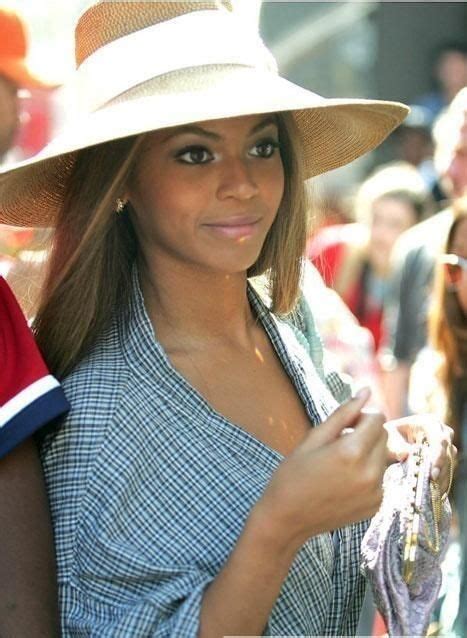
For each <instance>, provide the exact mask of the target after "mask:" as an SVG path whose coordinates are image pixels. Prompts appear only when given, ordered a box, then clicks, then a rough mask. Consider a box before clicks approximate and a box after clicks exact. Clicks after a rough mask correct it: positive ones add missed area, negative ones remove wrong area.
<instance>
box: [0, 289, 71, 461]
mask: <svg viewBox="0 0 467 638" xmlns="http://www.w3.org/2000/svg"><path fill="white" fill-rule="evenodd" d="M0 364H1V372H0V458H2V457H3V456H5V455H6V454H7V453H8V452H10V451H11V450H12V449H13V448H15V447H16V446H17V445H19V444H20V443H22V442H23V441H24V440H25V439H27V438H28V437H29V436H31V434H33V433H34V432H35V431H36V430H38V429H39V428H41V427H42V426H43V425H45V424H46V423H48V422H49V421H51V420H52V419H54V418H56V417H58V416H60V415H62V414H64V413H65V412H66V411H67V410H68V409H69V405H68V402H67V400H66V398H65V395H64V393H63V390H62V388H61V386H60V384H59V383H58V381H57V380H56V379H55V378H54V377H53V376H52V375H50V374H49V372H48V370H47V368H46V366H45V363H44V361H43V359H42V357H41V355H40V352H39V349H38V348H37V345H36V343H35V341H34V338H33V335H32V333H31V330H30V329H29V327H28V325H27V323H26V319H25V318H24V315H23V313H22V312H21V309H20V307H19V305H18V303H17V301H16V299H15V298H14V296H13V293H12V292H11V290H10V288H9V287H8V285H7V283H6V282H5V280H4V279H3V278H1V277H0Z"/></svg>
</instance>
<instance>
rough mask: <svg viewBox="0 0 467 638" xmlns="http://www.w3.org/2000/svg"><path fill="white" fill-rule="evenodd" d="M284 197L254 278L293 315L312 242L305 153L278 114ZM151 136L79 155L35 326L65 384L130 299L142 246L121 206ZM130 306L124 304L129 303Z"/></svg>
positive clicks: (275, 306) (275, 304) (288, 120)
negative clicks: (117, 205)
mask: <svg viewBox="0 0 467 638" xmlns="http://www.w3.org/2000/svg"><path fill="white" fill-rule="evenodd" d="M277 118H278V125H279V137H280V145H281V157H282V161H283V165H284V174H285V188H284V196H283V199H282V202H281V205H280V207H279V211H278V214H277V217H276V219H275V221H274V223H273V225H272V227H271V229H270V231H269V233H268V236H267V238H266V241H265V243H264V245H263V248H262V250H261V253H260V256H259V258H258V260H257V261H256V263H255V264H254V265H253V266H252V267H251V268H250V269H249V271H248V276H256V275H260V274H262V273H264V272H266V271H268V278H269V282H270V296H271V300H272V310H273V311H275V312H277V313H280V314H285V313H288V312H290V311H291V310H293V307H294V305H295V302H296V300H297V297H298V292H299V284H300V277H301V266H302V256H303V253H304V249H305V242H306V235H307V210H306V201H305V189H304V184H303V174H302V167H301V161H300V158H301V149H300V146H299V144H300V141H299V138H298V134H297V132H296V129H295V123H294V120H293V117H292V116H291V115H290V114H287V113H286V114H278V116H277ZM143 139H144V136H139V137H136V138H126V139H123V140H116V141H113V142H108V143H106V144H103V145H100V146H96V147H92V148H89V149H85V150H83V151H80V152H79V153H78V154H77V157H76V160H75V165H74V167H73V171H72V174H71V176H70V178H69V181H68V183H67V185H66V190H65V197H64V201H63V205H62V208H61V211H60V214H59V217H58V220H57V226H56V230H55V234H54V238H53V245H52V252H51V257H50V264H49V269H48V275H47V279H46V282H45V285H44V288H43V294H42V298H41V300H40V306H39V310H38V313H37V316H36V320H35V323H34V330H35V333H36V338H37V342H38V344H39V347H40V348H41V350H42V352H43V355H44V357H45V359H46V362H47V364H48V366H49V369H50V370H51V372H52V373H53V374H55V375H56V376H57V377H58V378H60V379H61V378H63V377H64V376H66V375H67V374H69V372H70V371H71V370H72V369H73V368H74V367H75V366H76V365H77V364H78V363H79V362H80V361H81V360H82V359H83V357H84V356H85V355H86V353H87V352H88V351H89V350H90V348H91V347H92V345H93V344H94V343H95V341H96V339H97V338H98V336H99V335H100V334H101V333H102V331H103V330H105V328H106V327H107V326H108V324H109V322H110V320H111V318H112V316H113V315H114V313H115V311H116V309H117V308H118V307H121V306H122V300H125V299H128V296H129V292H130V286H131V265H132V263H133V261H134V259H135V256H136V253H137V250H138V245H137V240H136V236H135V233H134V230H133V227H132V224H131V221H130V218H129V216H128V214H127V213H124V214H122V215H117V214H116V213H115V202H116V200H117V198H118V197H119V196H121V195H122V193H123V192H124V190H125V185H126V183H127V181H128V179H129V177H130V175H131V171H132V169H133V167H134V166H135V163H136V159H137V156H138V152H139V148H140V146H141V143H142V141H143ZM123 303H124V302H123Z"/></svg>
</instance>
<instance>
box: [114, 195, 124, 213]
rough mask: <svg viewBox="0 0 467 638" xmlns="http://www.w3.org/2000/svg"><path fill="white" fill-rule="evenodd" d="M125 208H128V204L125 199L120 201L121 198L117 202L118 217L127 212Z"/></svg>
mask: <svg viewBox="0 0 467 638" xmlns="http://www.w3.org/2000/svg"><path fill="white" fill-rule="evenodd" d="M125 206H126V202H124V201H123V199H120V197H119V198H118V199H117V201H116V202H115V212H116V213H117V215H120V213H123V211H124V210H125Z"/></svg>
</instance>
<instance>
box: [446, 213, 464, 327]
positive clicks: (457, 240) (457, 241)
mask: <svg viewBox="0 0 467 638" xmlns="http://www.w3.org/2000/svg"><path fill="white" fill-rule="evenodd" d="M450 252H451V253H453V254H454V255H458V256H459V257H463V258H464V259H467V219H463V220H462V221H461V222H459V223H458V225H457V228H456V231H455V233H454V237H453V240H452V245H451V249H450ZM455 291H456V295H457V298H458V300H459V304H460V306H461V308H462V310H463V311H464V314H465V315H466V316H467V271H466V270H463V269H461V268H459V272H458V273H457V274H456V284H455Z"/></svg>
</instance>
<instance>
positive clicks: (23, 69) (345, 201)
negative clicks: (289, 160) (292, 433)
mask: <svg viewBox="0 0 467 638" xmlns="http://www.w3.org/2000/svg"><path fill="white" fill-rule="evenodd" d="M26 57H27V39H26V34H25V29H24V25H23V23H22V22H21V20H20V18H19V17H18V16H17V15H16V14H14V13H12V12H10V11H6V10H1V9H0V163H1V164H7V163H9V162H13V161H15V162H16V161H19V160H23V159H27V158H28V157H29V156H31V155H33V154H35V153H37V152H38V151H39V150H40V148H42V147H43V146H44V145H45V144H46V142H47V140H48V139H49V137H50V132H51V129H52V128H53V126H54V122H53V118H54V91H53V88H54V87H52V86H50V85H48V84H47V82H44V81H42V80H39V79H38V78H37V77H35V76H34V75H33V74H32V73H31V72H30V71H29V70H28V67H27V64H26ZM12 59H15V60H16V63H15V64H13V63H12V62H11V61H12ZM18 60H22V63H21V64H20V63H18ZM433 68H434V73H435V75H436V77H437V80H438V90H437V91H434V92H432V93H430V94H427V95H423V96H420V98H419V99H418V100H417V101H416V103H415V104H413V106H412V111H411V114H410V115H409V117H408V118H407V120H406V122H405V123H404V125H403V126H401V127H400V128H399V130H398V131H396V133H395V134H394V140H393V141H394V145H393V148H394V149H395V156H394V158H393V160H392V161H391V162H389V163H385V164H384V165H380V166H376V167H375V169H374V170H373V172H372V173H371V174H370V175H368V177H367V178H366V179H365V180H364V181H363V182H362V183H361V184H358V185H355V188H354V191H353V192H349V193H345V194H342V193H338V194H337V193H330V194H329V197H328V201H327V207H328V210H326V206H325V210H324V213H323V214H321V215H317V214H316V211H312V212H313V215H312V218H313V219H319V220H320V222H319V224H318V223H316V222H314V223H313V225H312V229H311V231H310V236H309V241H308V245H307V258H308V262H309V266H308V276H307V277H306V280H305V284H306V285H309V286H311V287H313V289H314V291H313V295H314V298H315V299H316V308H313V310H314V311H315V313H316V316H315V319H316V322H317V324H318V326H319V330H320V333H321V336H322V339H323V341H324V343H325V345H326V347H327V350H328V352H329V357H330V365H332V366H334V367H335V368H337V369H338V370H339V371H340V372H341V373H342V374H345V375H348V376H349V378H351V379H352V382H353V383H354V385H355V386H363V385H368V384H369V385H371V387H372V388H373V402H374V404H375V405H376V406H378V407H380V408H382V409H383V410H384V411H385V412H386V414H387V415H388V416H389V418H397V417H400V416H404V415H409V414H411V413H412V412H430V413H433V414H434V415H436V417H438V418H440V419H443V420H445V421H446V422H447V423H449V424H450V425H451V426H452V427H453V428H454V430H455V437H456V440H455V444H456V446H457V447H458V449H459V462H458V467H457V469H456V475H455V486H454V492H453V494H454V497H453V503H454V506H455V512H456V516H455V519H454V520H455V525H454V528H453V532H452V534H453V543H457V547H458V548H459V550H460V554H459V555H460V556H463V555H464V554H466V553H467V507H466V499H467V456H466V455H465V453H464V448H466V447H467V200H466V197H467V88H466V85H467V48H466V47H465V46H464V45H462V44H459V43H446V44H445V45H444V46H443V47H441V49H440V50H439V51H437V53H436V57H435V61H434V63H433ZM324 204H326V202H324ZM46 246H47V230H44V229H40V230H38V229H24V228H21V229H19V228H12V227H6V226H2V227H0V275H2V276H4V277H5V278H6V279H7V280H8V281H9V283H10V285H11V287H12V289H13V290H14V292H15V293H16V296H17V297H18V300H19V301H20V303H21V304H22V307H23V310H24V312H25V314H26V315H27V316H28V317H29V318H32V316H33V315H34V309H35V299H36V297H37V291H38V290H39V288H40V286H41V281H42V267H43V264H44V263H45V261H46V255H47V248H46ZM311 298H312V297H311ZM451 555H452V553H451ZM456 556H457V554H456ZM448 571H449V570H447V572H448ZM465 572H466V568H465V567H464V566H463V564H462V565H461V566H460V567H459V568H458V570H457V576H458V580H457V587H458V588H459V589H460V594H459V597H458V600H459V599H460V600H465V599H466V596H467V583H466V579H465ZM459 574H460V576H459ZM451 577H452V575H451ZM445 589H446V588H445ZM442 602H443V601H441V602H440V606H439V610H438V613H437V618H435V619H434V620H435V621H437V622H440V621H441V620H443V618H444V623H445V625H444V627H443V631H444V632H445V633H446V634H447V633H449V632H452V635H453V636H454V635H458V636H466V635H467V607H466V606H465V605H463V606H462V605H460V606H459V608H458V609H457V603H456V602H454V603H452V602H449V604H450V605H451V607H450V613H449V614H447V612H446V608H444V611H443V606H442V604H441V603H442ZM446 604H447V602H446ZM443 614H444V615H443Z"/></svg>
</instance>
